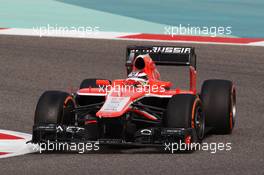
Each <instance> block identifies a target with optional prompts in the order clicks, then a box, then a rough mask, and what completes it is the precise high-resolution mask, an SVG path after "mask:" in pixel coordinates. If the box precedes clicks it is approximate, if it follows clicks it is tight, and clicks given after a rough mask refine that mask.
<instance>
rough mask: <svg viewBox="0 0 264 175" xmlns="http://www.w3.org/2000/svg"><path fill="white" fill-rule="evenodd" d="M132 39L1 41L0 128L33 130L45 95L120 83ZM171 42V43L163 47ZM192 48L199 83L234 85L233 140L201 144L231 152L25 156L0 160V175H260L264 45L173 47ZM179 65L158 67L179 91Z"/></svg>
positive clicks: (227, 137) (263, 141) (210, 139)
mask: <svg viewBox="0 0 264 175" xmlns="http://www.w3.org/2000/svg"><path fill="white" fill-rule="evenodd" d="M128 44H129V45H131V44H155V43H149V42H136V41H112V40H92V39H69V38H68V39H65V38H39V37H23V36H0V65H1V68H0V80H1V81H0V99H1V100H0V109H1V110H0V128H1V129H8V130H14V131H21V132H26V133H31V128H32V125H33V115H34V110H35V106H36V103H37V100H38V98H39V96H40V95H41V93H42V92H43V91H45V90H52V89H58V90H65V91H68V90H69V89H70V88H71V87H73V88H76V87H78V86H79V83H80V82H81V80H82V79H84V78H89V77H100V78H109V79H115V78H123V77H124V76H125V67H124V63H125V61H124V58H125V48H126V46H127V45H128ZM162 44H167V45H172V44H171V43H162ZM177 45H191V46H195V47H196V52H197V55H198V76H199V77H198V86H199V87H200V86H201V84H202V81H203V80H205V79H210V78H223V79H230V80H232V81H234V83H235V85H236V87H237V121H236V126H235V129H234V131H233V134H232V135H225V136H222V135H217V136H215V135H213V136H210V137H208V138H206V139H205V140H204V142H208V143H212V142H223V143H227V142H231V143H232V149H231V151H218V152H216V153H215V154H212V153H210V152H209V151H197V152H194V153H192V154H162V153H160V152H157V151H156V150H155V149H122V150H107V151H102V152H99V153H87V154H77V153H68V154H66V153H49V154H28V155H24V156H18V157H12V158H7V159H1V160H0V174H3V175H4V174H263V173H264V170H263V165H264V160H263V159H264V151H263V147H264V128H263V123H264V108H263V106H264V100H263V97H264V91H263V87H264V56H263V55H264V50H263V47H252V46H249V47H247V46H223V45H205V44H200V45H199V44H177ZM176 69H177V68H175V67H173V68H171V67H170V68H168V69H167V68H165V67H162V68H161V75H162V76H163V78H164V79H168V80H170V79H174V78H175V77H176V83H177V85H180V86H185V85H182V84H183V82H184V79H185V78H186V77H185V76H184V75H183V73H182V71H176V72H177V73H175V72H174V70H176Z"/></svg>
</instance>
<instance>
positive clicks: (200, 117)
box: [164, 94, 205, 143]
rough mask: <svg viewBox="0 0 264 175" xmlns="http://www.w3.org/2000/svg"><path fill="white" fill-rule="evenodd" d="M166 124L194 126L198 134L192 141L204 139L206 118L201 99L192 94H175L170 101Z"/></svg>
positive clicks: (172, 126)
mask: <svg viewBox="0 0 264 175" xmlns="http://www.w3.org/2000/svg"><path fill="white" fill-rule="evenodd" d="M164 125H165V127H168V128H194V129H195V131H196V136H195V137H193V138H191V140H190V141H191V143H193V142H200V141H202V139H203V137H204V129H205V119H204V113H203V108H202V103H201V101H200V99H199V98H198V97H196V96H194V95H191V94H179V95H174V96H173V97H172V98H171V99H170V101H169V103H168V106H167V112H166V117H165V120H164ZM185 139H187V138H185ZM185 141H186V140H185Z"/></svg>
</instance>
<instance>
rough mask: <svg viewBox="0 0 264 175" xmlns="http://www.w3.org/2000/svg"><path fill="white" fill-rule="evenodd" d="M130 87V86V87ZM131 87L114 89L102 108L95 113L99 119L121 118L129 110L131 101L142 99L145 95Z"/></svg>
mask: <svg viewBox="0 0 264 175" xmlns="http://www.w3.org/2000/svg"><path fill="white" fill-rule="evenodd" d="M131 87H132V86H131ZM131 87H126V88H124V87H123V88H121V89H119V88H116V89H114V90H113V91H112V92H111V93H110V94H109V95H108V96H107V97H106V100H105V103H104V105H103V106H102V108H101V109H100V110H99V111H98V112H97V113H96V116H97V117H100V118H111V117H112V118H113V117H121V116H122V115H123V114H124V113H126V112H127V111H128V109H129V106H130V105H131V103H132V102H133V101H135V100H136V99H138V98H140V97H142V96H143V95H144V94H145V93H144V92H142V91H137V89H133V88H131Z"/></svg>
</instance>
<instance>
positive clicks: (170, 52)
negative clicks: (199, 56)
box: [126, 46, 196, 70]
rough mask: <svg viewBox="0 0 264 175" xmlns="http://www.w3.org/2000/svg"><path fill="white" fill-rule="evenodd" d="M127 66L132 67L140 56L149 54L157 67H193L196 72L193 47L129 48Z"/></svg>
mask: <svg viewBox="0 0 264 175" xmlns="http://www.w3.org/2000/svg"><path fill="white" fill-rule="evenodd" d="M126 54H127V55H126V66H127V67H130V66H132V64H133V61H134V59H135V58H136V57H137V56H138V55H143V54H149V56H150V57H151V58H152V60H153V61H154V62H155V64H156V65H166V66H170V65H173V66H192V67H193V68H194V69H195V70H196V54H195V52H194V48H193V47H181V46H179V47H178V46H128V47H127V53H126Z"/></svg>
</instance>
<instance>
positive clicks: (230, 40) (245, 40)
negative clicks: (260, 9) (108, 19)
mask: <svg viewBox="0 0 264 175" xmlns="http://www.w3.org/2000/svg"><path fill="white" fill-rule="evenodd" d="M119 38H126V39H147V40H167V41H194V42H195V41H196V42H215V43H237V44H248V43H251V42H258V41H264V38H262V39H261V38H227V37H209V36H188V35H174V36H172V35H162V34H144V33H143V34H135V35H125V36H121V37H119Z"/></svg>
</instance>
